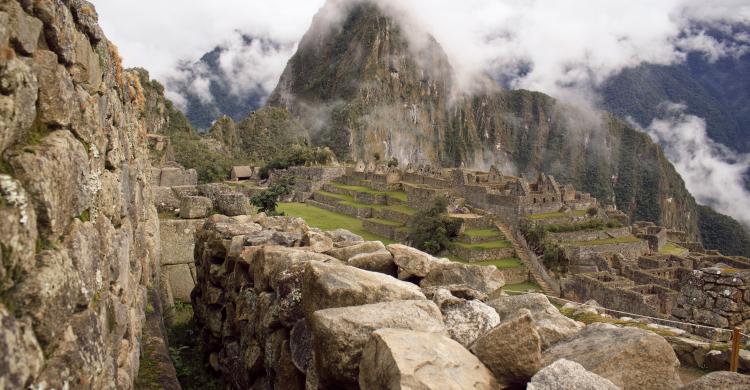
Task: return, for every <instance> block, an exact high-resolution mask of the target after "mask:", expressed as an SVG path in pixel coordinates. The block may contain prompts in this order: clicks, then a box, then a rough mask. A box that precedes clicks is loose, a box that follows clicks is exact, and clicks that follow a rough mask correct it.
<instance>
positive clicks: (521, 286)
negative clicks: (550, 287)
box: [503, 281, 542, 292]
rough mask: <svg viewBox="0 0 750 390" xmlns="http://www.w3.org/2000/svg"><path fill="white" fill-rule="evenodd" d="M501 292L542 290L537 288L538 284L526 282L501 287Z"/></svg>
mask: <svg viewBox="0 0 750 390" xmlns="http://www.w3.org/2000/svg"><path fill="white" fill-rule="evenodd" d="M503 290H511V291H523V292H525V291H528V290H538V291H542V288H541V287H539V285H538V284H536V283H534V282H532V281H528V282H522V283H516V284H506V285H505V286H503Z"/></svg>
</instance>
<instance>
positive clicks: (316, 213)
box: [278, 203, 394, 245]
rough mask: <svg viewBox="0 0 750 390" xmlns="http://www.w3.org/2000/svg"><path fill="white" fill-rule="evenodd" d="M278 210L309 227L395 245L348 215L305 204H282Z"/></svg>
mask: <svg viewBox="0 0 750 390" xmlns="http://www.w3.org/2000/svg"><path fill="white" fill-rule="evenodd" d="M278 210H279V211H281V212H284V213H286V215H289V216H292V217H300V218H303V219H304V220H305V221H306V222H307V224H308V225H310V226H312V227H316V228H319V229H322V230H336V229H346V230H349V231H350V232H352V233H354V234H359V235H360V236H362V238H364V239H365V240H368V241H382V242H383V243H384V244H386V245H388V244H393V243H394V241H393V240H390V239H387V238H385V237H381V236H378V235H375V234H372V233H370V232H368V231H367V230H365V229H364V228H363V227H362V221H361V220H359V219H357V218H353V217H350V216H348V215H343V214H337V213H334V212H330V211H328V210H323V209H321V208H317V207H315V206H310V205H308V204H304V203H280V204H279V207H278Z"/></svg>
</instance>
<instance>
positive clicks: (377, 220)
mask: <svg viewBox="0 0 750 390" xmlns="http://www.w3.org/2000/svg"><path fill="white" fill-rule="evenodd" d="M367 220H368V221H370V222H375V223H379V224H381V225H387V226H398V227H401V226H403V224H401V223H398V222H396V221H391V220H388V219H380V218H368V219H367Z"/></svg>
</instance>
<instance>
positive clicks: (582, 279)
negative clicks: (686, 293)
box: [562, 274, 669, 318]
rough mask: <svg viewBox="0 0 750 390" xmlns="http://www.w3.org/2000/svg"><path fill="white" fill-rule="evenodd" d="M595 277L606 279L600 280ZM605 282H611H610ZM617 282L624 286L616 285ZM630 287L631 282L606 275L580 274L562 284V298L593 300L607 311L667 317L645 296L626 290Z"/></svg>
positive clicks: (581, 300) (631, 285)
mask: <svg viewBox="0 0 750 390" xmlns="http://www.w3.org/2000/svg"><path fill="white" fill-rule="evenodd" d="M597 276H602V277H607V279H605V280H600V279H599V278H597ZM606 280H612V282H607V281H606ZM618 280H620V281H622V282H625V284H621V283H617V281H618ZM630 287H634V285H633V282H632V281H629V280H627V279H624V280H622V279H617V278H616V277H613V276H611V275H608V274H605V275H602V274H582V275H575V276H573V277H572V278H570V279H569V280H567V281H565V282H564V283H563V286H562V295H563V298H566V299H570V300H573V301H577V302H585V301H587V300H589V299H593V300H595V301H596V302H598V303H599V304H600V305H602V306H603V307H606V308H607V309H613V310H620V311H624V312H628V313H635V314H641V315H645V316H651V317H657V318H668V317H669V316H668V315H667V314H664V313H662V312H660V310H659V309H660V307H659V306H656V305H654V304H653V303H654V302H649V301H648V300H647V298H646V296H644V295H643V294H640V293H638V292H636V291H632V290H629V289H627V288H630Z"/></svg>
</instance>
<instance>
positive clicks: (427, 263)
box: [388, 244, 450, 284]
mask: <svg viewBox="0 0 750 390" xmlns="http://www.w3.org/2000/svg"><path fill="white" fill-rule="evenodd" d="M388 251H389V252H391V253H392V254H393V261H394V262H395V263H396V265H397V266H398V278H399V279H409V278H412V277H418V278H424V277H425V276H427V274H429V273H430V271H431V270H432V268H433V267H435V266H437V265H440V264H446V263H450V261H448V260H445V259H438V258H436V257H434V256H431V255H429V254H427V253H424V252H422V251H420V250H418V249H414V248H412V247H410V246H406V245H401V244H391V245H388ZM446 284H448V283H446Z"/></svg>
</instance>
